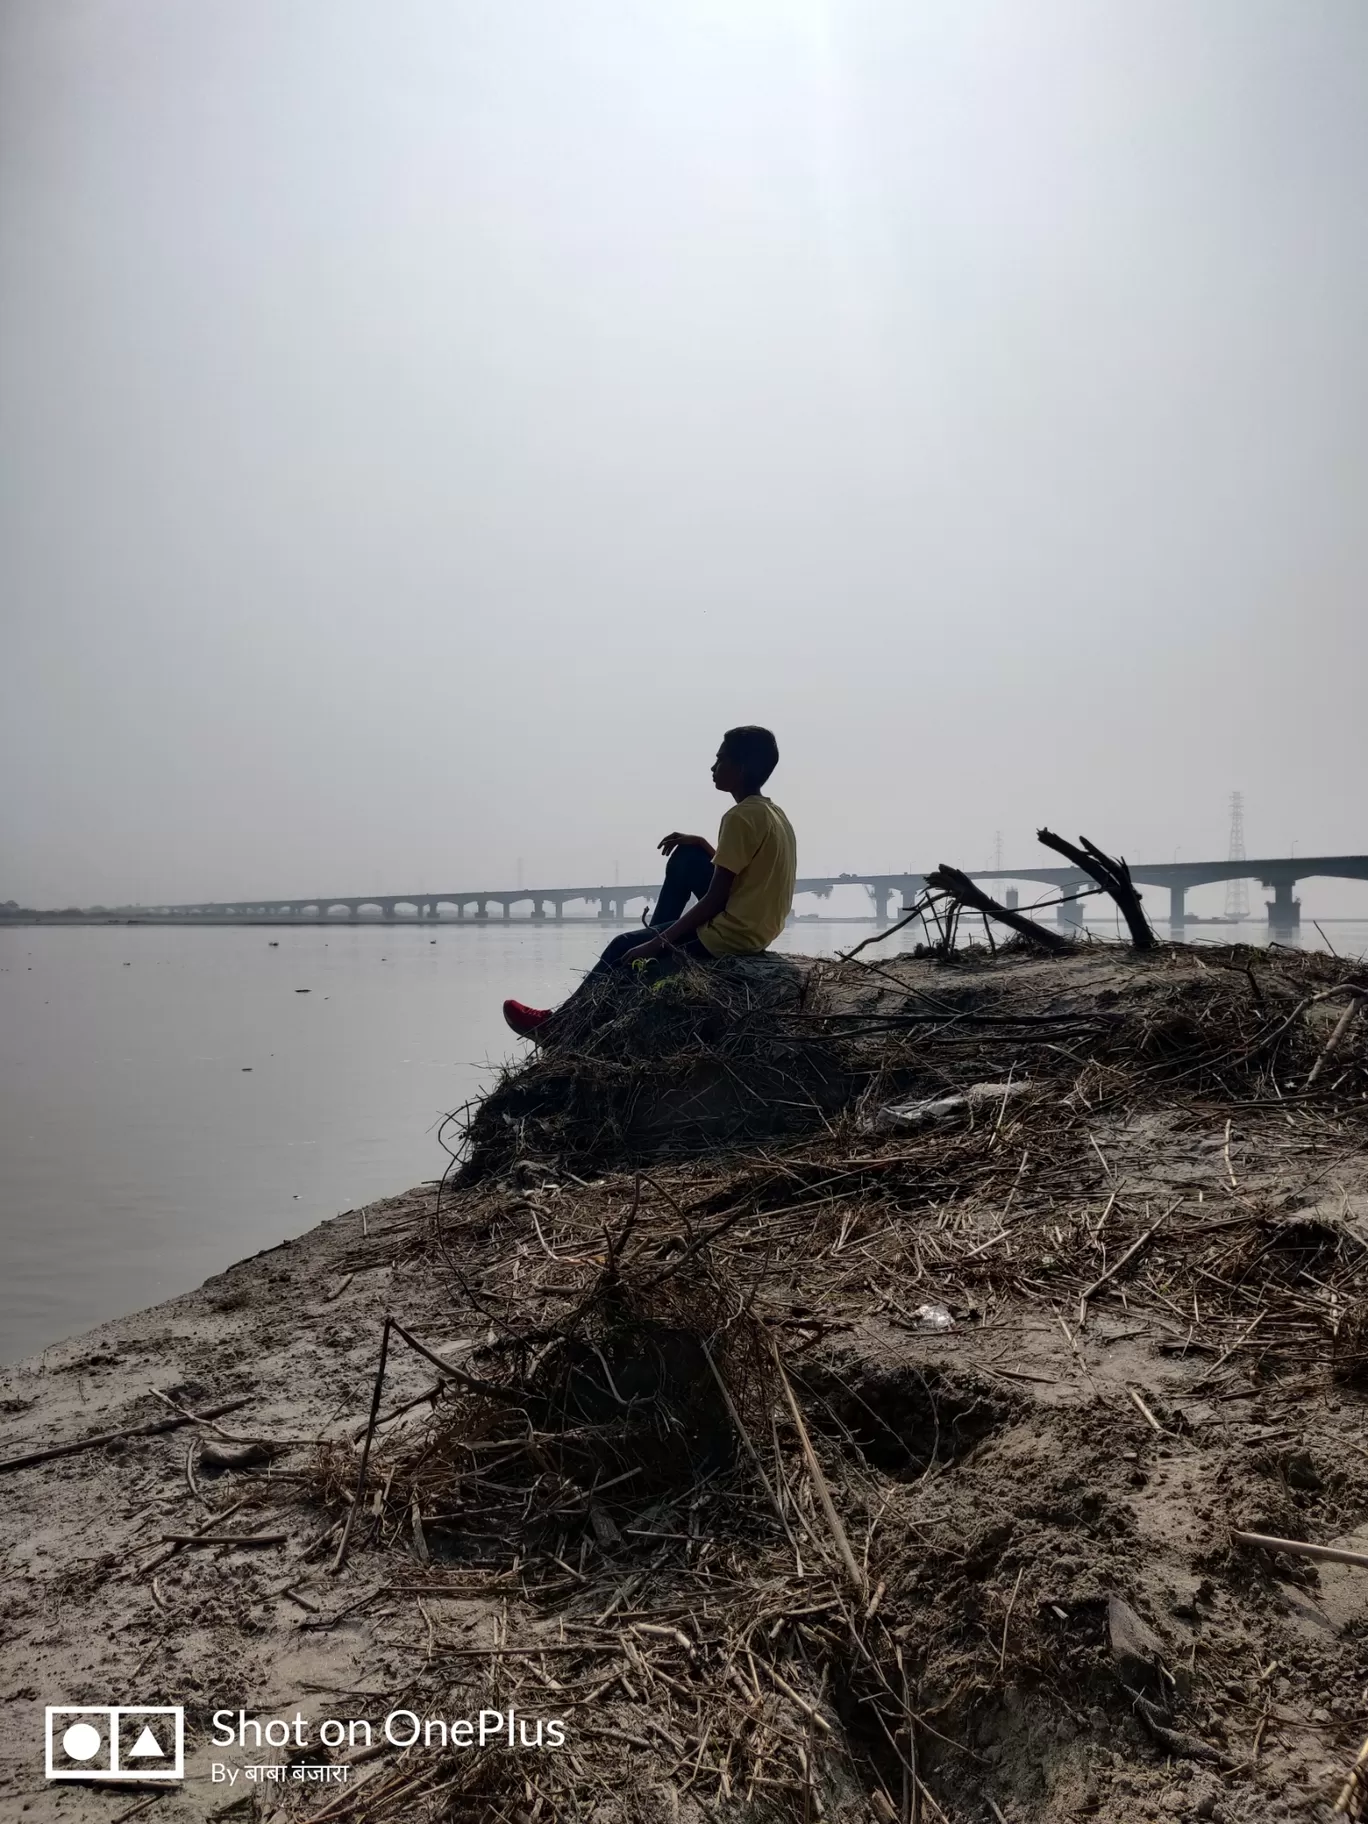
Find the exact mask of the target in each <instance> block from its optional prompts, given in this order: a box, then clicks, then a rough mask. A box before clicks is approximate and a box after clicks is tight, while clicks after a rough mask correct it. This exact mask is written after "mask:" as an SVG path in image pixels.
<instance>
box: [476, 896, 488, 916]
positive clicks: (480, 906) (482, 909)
mask: <svg viewBox="0 0 1368 1824" xmlns="http://www.w3.org/2000/svg"><path fill="white" fill-rule="evenodd" d="M475 916H476V918H488V917H489V901H488V900H487V899H477V900H476V901H475Z"/></svg>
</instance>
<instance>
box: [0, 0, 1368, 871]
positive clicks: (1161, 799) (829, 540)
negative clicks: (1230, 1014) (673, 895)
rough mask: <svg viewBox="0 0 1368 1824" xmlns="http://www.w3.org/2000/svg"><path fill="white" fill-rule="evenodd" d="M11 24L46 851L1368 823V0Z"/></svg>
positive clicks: (1151, 841) (17, 545)
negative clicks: (784, 822)
mask: <svg viewBox="0 0 1368 1824" xmlns="http://www.w3.org/2000/svg"><path fill="white" fill-rule="evenodd" d="M0 25H2V35H0V65H2V67H3V75H2V80H0V464H2V465H3V476H2V478H0V612H2V613H3V645H2V647H0V764H3V769H4V782H5V789H4V792H3V798H2V799H0V803H2V804H3V809H2V810H0V820H2V821H0V839H2V847H0V898H7V897H11V896H13V897H15V898H18V899H20V900H22V901H26V902H28V903H37V904H51V903H65V902H67V901H72V900H75V901H82V902H89V901H94V900H103V901H109V902H114V901H119V900H125V899H131V898H140V899H172V900H175V899H189V898H192V897H195V896H198V895H204V896H216V895H217V896H227V895H231V894H236V893H247V892H279V893H281V894H287V893H296V892H307V891H317V890H326V891H334V892H346V891H371V890H374V889H376V888H379V887H384V888H388V889H390V890H398V891H403V890H408V889H410V888H416V887H425V888H430V889H437V888H442V887H450V888H456V887H476V886H497V885H504V884H509V883H510V882H511V881H512V880H513V878H514V877H515V870H516V868H517V866H518V863H519V859H521V860H522V863H523V867H524V871H525V876H526V878H527V880H528V881H529V883H531V882H535V881H541V882H545V883H547V884H552V883H558V882H569V881H572V880H574V881H580V880H583V881H594V880H598V879H602V878H609V879H611V877H612V869H613V867H614V864H615V863H616V864H617V866H618V867H619V869H620V871H621V878H622V879H623V880H628V879H631V878H633V877H634V876H639V875H640V874H641V873H642V871H643V870H647V871H648V872H649V871H650V869H651V865H652V864H651V854H652V845H653V843H654V841H655V839H656V838H657V837H658V836H659V835H660V834H661V833H663V832H664V831H665V830H667V829H669V828H672V827H677V826H682V827H684V828H686V829H689V828H691V829H705V830H706V829H711V828H712V827H714V826H715V823H716V819H717V816H718V814H719V813H720V811H721V809H722V808H723V802H722V801H721V800H719V799H718V798H717V796H716V794H715V793H714V792H713V791H712V789H711V787H710V784H709V781H708V771H707V769H708V763H709V760H710V758H711V756H712V753H713V751H714V748H715V746H716V743H717V738H718V736H719V734H720V732H721V731H722V730H723V729H724V728H725V727H726V726H727V725H728V724H729V723H733V722H738V721H762V722H767V723H769V724H770V725H771V726H772V727H773V728H774V729H775V730H776V732H777V734H778V737H779V743H780V748H781V751H782V756H783V757H782V761H781V766H780V771H779V772H778V773H777V774H776V776H775V779H774V782H773V787H772V790H773V794H774V796H775V797H776V798H777V799H778V800H779V801H780V802H781V803H782V804H783V805H784V806H785V808H786V809H787V810H788V811H789V814H790V815H791V817H792V819H793V821H794V823H795V825H796V827H797V831H798V837H799V848H800V865H801V866H802V868H803V869H804V870H814V871H817V870H827V869H833V870H834V869H841V868H852V869H853V868H861V867H864V868H868V867H889V866H899V867H901V866H931V865H933V864H934V863H935V862H937V861H939V860H949V861H955V862H959V863H962V864H966V865H970V866H982V865H984V864H985V863H987V862H988V860H989V859H990V857H991V854H992V849H993V841H994V833H995V831H997V830H1001V831H1002V832H1003V843H1004V849H1005V852H1006V858H1007V860H1008V861H1009V862H1011V861H1014V860H1017V859H1020V858H1023V857H1026V856H1029V855H1031V854H1032V853H1035V852H1036V851H1035V845H1034V838H1033V832H1034V830H1035V827H1036V825H1037V824H1038V823H1040V822H1042V821H1048V822H1050V823H1051V824H1053V825H1054V826H1055V827H1056V828H1059V829H1061V830H1064V831H1065V832H1067V833H1070V834H1073V833H1076V832H1077V831H1079V830H1085V831H1087V832H1088V834H1089V835H1091V836H1093V837H1095V838H1096V839H1097V840H1099V841H1101V842H1103V843H1104V844H1107V845H1109V846H1114V847H1120V848H1123V849H1125V850H1126V852H1127V853H1129V854H1130V855H1131V856H1132V857H1133V858H1135V859H1153V858H1156V857H1168V856H1170V855H1171V854H1172V853H1173V851H1174V850H1175V849H1179V848H1181V851H1182V853H1183V856H1184V857H1185V858H1195V857H1197V856H1199V855H1203V854H1222V853H1224V851H1225V844H1226V834H1227V811H1226V799H1227V794H1228V793H1229V791H1230V790H1231V788H1232V787H1237V786H1238V787H1241V788H1243V790H1244V791H1245V793H1246V796H1247V801H1248V835H1249V845H1250V851H1251V853H1285V852H1286V851H1287V849H1288V847H1289V845H1290V844H1291V843H1292V842H1293V841H1295V842H1296V845H1297V848H1298V850H1299V852H1301V853H1310V852H1312V851H1316V852H1321V853H1324V852H1331V851H1350V850H1353V851H1364V850H1368V812H1366V811H1365V795H1364V786H1365V779H1366V776H1368V765H1366V764H1365V763H1366V762H1368V751H1366V750H1368V738H1366V737H1365V726H1368V724H1366V722H1365V699H1364V693H1365V681H1366V680H1368V632H1365V626H1366V625H1368V616H1366V614H1365V602H1366V596H1365V584H1368V460H1366V459H1368V396H1366V395H1368V385H1366V384H1365V383H1366V381H1368V337H1366V336H1365V325H1368V6H1365V5H1364V3H1363V0H1277V3H1274V0H997V3H986V0H985V3H975V0H886V3H885V0H830V3H828V4H823V3H822V0H708V3H704V0H692V3H691V0H0ZM1324 900H1325V896H1324V895H1321V902H1322V903H1324Z"/></svg>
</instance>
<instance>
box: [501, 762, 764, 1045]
mask: <svg viewBox="0 0 1368 1824" xmlns="http://www.w3.org/2000/svg"><path fill="white" fill-rule="evenodd" d="M778 764H779V745H778V743H777V742H776V741H775V739H774V736H773V735H772V734H771V733H770V731H769V730H768V729H767V728H749V727H748V728H729V729H728V730H727V732H726V734H725V735H723V737H722V745H721V746H720V747H719V748H718V750H717V758H716V759H715V760H714V761H713V765H712V781H713V784H714V785H715V786H716V787H717V789H718V791H719V792H729V793H730V794H731V796H732V797H733V798H734V799H735V800H736V803H735V804H734V805H733V807H732V809H731V810H729V811H728V812H727V813H726V814H725V815H724V817H723V819H722V827H721V829H720V830H719V831H718V833H717V847H716V848H715V849H714V848H713V845H712V844H711V843H710V842H709V841H708V839H707V837H706V836H685V835H683V834H681V832H680V831H678V830H675V831H672V832H671V834H670V835H668V836H666V837H664V838H662V840H661V843H660V851H661V853H662V854H663V855H665V856H667V857H668V860H667V861H666V864H665V882H664V885H663V886H662V887H661V889H660V897H659V898H658V899H657V900H656V903H655V909H654V911H653V912H652V914H651V922H650V925H649V926H648V927H647V931H646V934H644V935H643V933H642V932H640V931H625V932H623V934H622V935H621V936H620V937H615V938H614V939H613V941H612V943H610V944H609V945H608V947H607V949H606V950H605V951H604V952H603V955H602V956H601V957H600V958H599V960H598V962H597V963H595V965H594V967H593V969H592V971H591V972H590V973H591V974H592V975H601V974H603V973H604V972H605V971H607V970H610V969H619V968H622V967H624V966H625V965H627V964H629V963H643V962H648V961H650V960H651V959H652V958H655V957H667V958H669V959H671V960H677V959H680V958H684V957H689V958H693V959H695V960H697V961H698V962H708V961H710V960H711V959H712V958H713V957H718V956H748V955H752V954H754V952H756V951H757V950H764V949H766V948H768V946H769V945H770V944H772V943H773V942H774V940H775V938H776V937H778V935H779V933H780V932H781V931H782V930H783V928H784V921H785V920H786V919H787V917H788V915H789V908H790V907H791V905H792V904H793V881H794V876H795V875H796V873H797V871H798V851H797V845H796V843H795V842H794V837H793V829H792V826H791V825H790V823H789V820H788V818H787V817H785V815H784V813H783V812H782V811H781V810H780V809H779V806H778V805H777V804H775V803H773V802H772V800H770V799H769V798H765V797H763V796H762V795H761V791H760V788H761V786H762V785H764V784H765V782H766V781H767V780H768V778H769V776H770V774H771V773H772V772H773V771H774V769H775V767H776V766H777V765H778ZM690 898H693V899H694V900H695V903H694V904H693V905H692V906H689V910H688V911H687V912H686V911H685V910H684V908H685V906H686V905H688V902H689V900H690ZM503 1011H504V1018H505V1020H507V1022H508V1024H509V1025H510V1026H511V1027H512V1028H513V1030H514V1032H516V1033H520V1034H521V1035H523V1036H524V1037H530V1036H531V1035H532V1034H534V1033H535V1032H537V1031H538V1029H539V1028H540V1027H542V1026H544V1025H545V1024H546V1022H547V1020H549V1019H550V1018H551V1011H552V1010H551V1009H549V1008H541V1007H525V1006H524V1005H523V1003H522V1002H521V1001H505V1002H504V1007H503Z"/></svg>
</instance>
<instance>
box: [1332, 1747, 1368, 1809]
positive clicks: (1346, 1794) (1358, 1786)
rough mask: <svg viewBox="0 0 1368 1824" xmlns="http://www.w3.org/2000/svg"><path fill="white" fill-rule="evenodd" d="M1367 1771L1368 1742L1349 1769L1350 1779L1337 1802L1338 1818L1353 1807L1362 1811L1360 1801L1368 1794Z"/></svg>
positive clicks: (1345, 1783)
mask: <svg viewBox="0 0 1368 1824" xmlns="http://www.w3.org/2000/svg"><path fill="white" fill-rule="evenodd" d="M1365 1770H1368V1742H1365V1743H1364V1744H1363V1746H1362V1748H1360V1749H1359V1751H1358V1754H1357V1755H1356V1756H1355V1758H1354V1764H1353V1766H1352V1767H1351V1768H1350V1769H1349V1778H1348V1779H1347V1780H1346V1781H1345V1782H1344V1788H1343V1790H1342V1791H1341V1793H1340V1795H1339V1797H1338V1798H1337V1799H1336V1800H1335V1815H1336V1816H1337V1817H1340V1816H1342V1815H1343V1814H1344V1813H1345V1812H1347V1811H1348V1810H1349V1808H1350V1806H1351V1805H1352V1806H1353V1807H1354V1809H1355V1810H1356V1811H1357V1810H1359V1809H1360V1806H1359V1801H1360V1800H1361V1799H1362V1798H1363V1797H1364V1794H1365V1793H1368V1771H1365Z"/></svg>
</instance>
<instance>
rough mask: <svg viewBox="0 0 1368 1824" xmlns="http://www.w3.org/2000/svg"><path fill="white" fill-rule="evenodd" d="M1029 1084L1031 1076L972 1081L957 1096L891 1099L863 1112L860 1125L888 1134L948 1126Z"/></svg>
mask: <svg viewBox="0 0 1368 1824" xmlns="http://www.w3.org/2000/svg"><path fill="white" fill-rule="evenodd" d="M1030 1087H1031V1084H1030V1079H1029V1078H1027V1077H1022V1078H1021V1079H1019V1080H1018V1081H1013V1082H1010V1083H971V1084H970V1086H969V1088H968V1089H967V1090H965V1092H964V1094H963V1095H959V1096H923V1097H921V1098H920V1099H919V1100H917V1101H913V1102H890V1103H888V1104H887V1105H886V1106H885V1107H883V1108H876V1109H874V1110H872V1111H871V1112H870V1113H868V1114H867V1115H865V1117H864V1119H863V1120H862V1121H861V1123H860V1127H861V1130H862V1131H863V1132H864V1133H867V1134H887V1133H893V1132H903V1133H906V1132H907V1131H908V1130H909V1129H916V1128H919V1127H941V1126H948V1125H949V1123H950V1122H952V1121H958V1120H960V1119H964V1118H967V1117H968V1114H969V1111H970V1109H975V1108H982V1107H983V1106H984V1105H985V1104H988V1103H1002V1102H1005V1101H1007V1100H1008V1098H1009V1097H1011V1096H1019V1095H1021V1094H1023V1092H1024V1091H1026V1090H1028V1089H1029V1088H1030Z"/></svg>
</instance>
